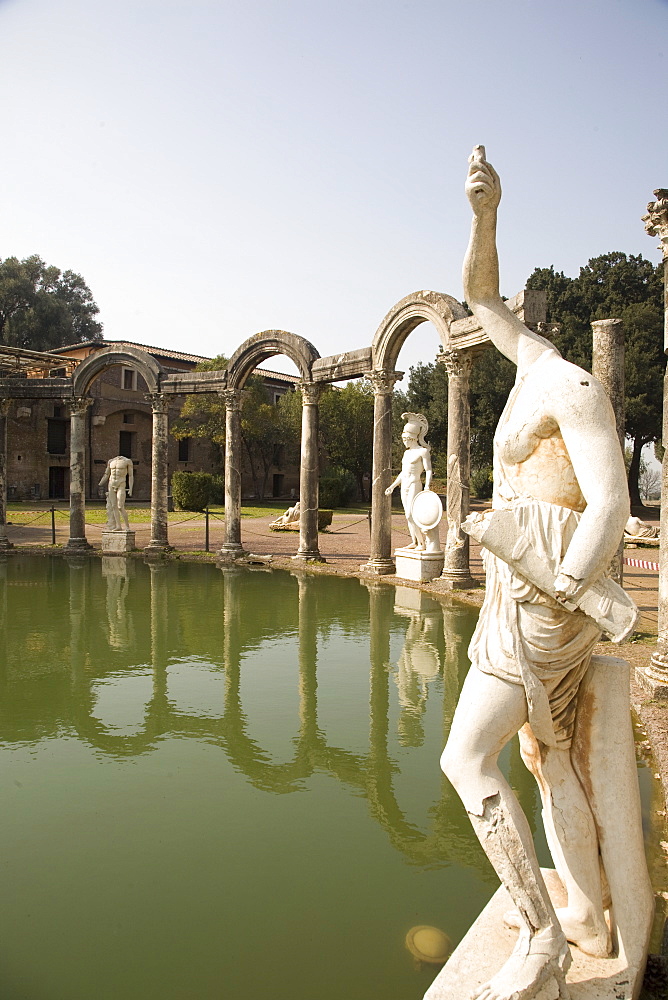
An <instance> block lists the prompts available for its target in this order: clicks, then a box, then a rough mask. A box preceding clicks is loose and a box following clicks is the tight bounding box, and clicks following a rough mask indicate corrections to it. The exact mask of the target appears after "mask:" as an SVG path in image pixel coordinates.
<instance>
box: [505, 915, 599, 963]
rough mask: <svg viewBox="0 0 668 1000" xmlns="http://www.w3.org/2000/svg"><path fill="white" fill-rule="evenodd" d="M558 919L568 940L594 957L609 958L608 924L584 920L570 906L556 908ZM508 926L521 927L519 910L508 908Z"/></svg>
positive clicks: (506, 922)
mask: <svg viewBox="0 0 668 1000" xmlns="http://www.w3.org/2000/svg"><path fill="white" fill-rule="evenodd" d="M556 914H557V920H558V921H559V923H560V925H561V929H562V931H563V932H564V934H565V935H566V940H567V941H570V942H571V944H574V945H577V947H578V948H579V949H580V951H582V952H584V953H585V955H591V957H592V958H607V957H608V956H609V955H610V952H611V951H612V938H611V937H610V931H609V930H608V925H607V924H606V923H605V921H603V924H602V925H600V924H599V922H598V921H597V920H595V919H593V918H592V919H590V920H582V919H581V918H578V917H576V916H575V915H574V914H573V913H572V911H571V910H570V909H569V908H568V907H562V908H561V909H558V910H556ZM503 922H504V923H505V925H506V926H507V927H514V928H517V929H519V928H520V916H519V913H518V912H517V910H507V911H506V912H505V913H504V915H503Z"/></svg>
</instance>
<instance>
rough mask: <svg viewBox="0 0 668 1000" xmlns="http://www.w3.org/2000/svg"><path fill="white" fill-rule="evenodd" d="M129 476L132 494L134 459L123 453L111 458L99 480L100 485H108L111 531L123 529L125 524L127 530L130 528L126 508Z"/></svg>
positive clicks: (129, 488) (129, 493)
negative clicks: (126, 488) (126, 490)
mask: <svg viewBox="0 0 668 1000" xmlns="http://www.w3.org/2000/svg"><path fill="white" fill-rule="evenodd" d="M126 477H127V483H128V496H130V497H131V496H132V487H133V486H134V467H133V465H132V460H131V459H129V458H125V457H124V456H123V455H117V457H116V458H110V459H109V461H108V462H107V467H106V469H105V470H104V475H103V476H102V479H101V480H100V482H99V485H100V486H107V489H108V493H107V528H108V530H109V531H122V530H123V524H122V523H121V518H122V519H123V523H124V524H125V530H126V531H129V530H130V523H129V521H128V515H127V511H126V510H125V481H126Z"/></svg>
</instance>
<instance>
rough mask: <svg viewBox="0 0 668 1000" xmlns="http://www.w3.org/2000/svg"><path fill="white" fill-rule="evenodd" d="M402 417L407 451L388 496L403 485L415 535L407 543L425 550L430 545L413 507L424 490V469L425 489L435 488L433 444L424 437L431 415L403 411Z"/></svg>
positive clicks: (386, 493)
mask: <svg viewBox="0 0 668 1000" xmlns="http://www.w3.org/2000/svg"><path fill="white" fill-rule="evenodd" d="M401 419H402V420H405V421H406V423H405V425H404V429H403V432H402V434H401V440H402V441H403V443H404V448H405V449H406V450H405V451H404V454H403V456H402V459H401V472H400V473H399V475H398V476H397V478H396V479H395V480H394V482H393V483H391V484H390V486H388V487H387V489H386V490H385V496H390V494H391V493H393V492H394V490H395V489H396V488H397V486H399V484H401V502H402V503H403V505H404V513H405V514H406V521H407V522H408V530H409V531H410V535H411V542H410V545H407V546H406V548H407V549H424V548H425V544H426V542H425V536H424V532H423V531H422V529H421V528H420V527H419V526H418V525H417V524H416V523H415V521H414V519H413V515H412V507H413V500H414V499H415V497H416V496H417V494H418V493H420V492H421V490H422V472H423V471H424V473H425V483H424V488H425V490H429V489H431V480H432V468H431V455H430V451H429V445H428V444H427V442H426V441H425V438H424V436H425V434H426V433H427V430H428V429H429V425H428V423H427V418H426V417H425V416H424V415H423V414H422V413H402V414H401Z"/></svg>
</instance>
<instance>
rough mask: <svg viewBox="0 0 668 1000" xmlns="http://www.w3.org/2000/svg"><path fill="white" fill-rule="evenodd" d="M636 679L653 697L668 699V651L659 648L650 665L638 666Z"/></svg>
mask: <svg viewBox="0 0 668 1000" xmlns="http://www.w3.org/2000/svg"><path fill="white" fill-rule="evenodd" d="M635 674H636V681H637V682H638V684H639V685H640V687H641V688H644V690H645V691H647V693H648V694H649V695H651V697H652V698H657V699H661V700H663V699H668V653H664V652H660V651H659V650H658V649H657V650H655V652H654V653H653V654H652V659H651V662H650V665H649V666H648V667H636V671H635Z"/></svg>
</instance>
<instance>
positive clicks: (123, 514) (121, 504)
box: [117, 485, 130, 531]
mask: <svg viewBox="0 0 668 1000" xmlns="http://www.w3.org/2000/svg"><path fill="white" fill-rule="evenodd" d="M117 504H118V513H119V520H118V527H119V528H120V527H121V518H122V519H123V524H125V530H126V531H129V530H130V522H129V521H128V512H127V511H126V509H125V485H123V486H121V487H119V490H118V495H117Z"/></svg>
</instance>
